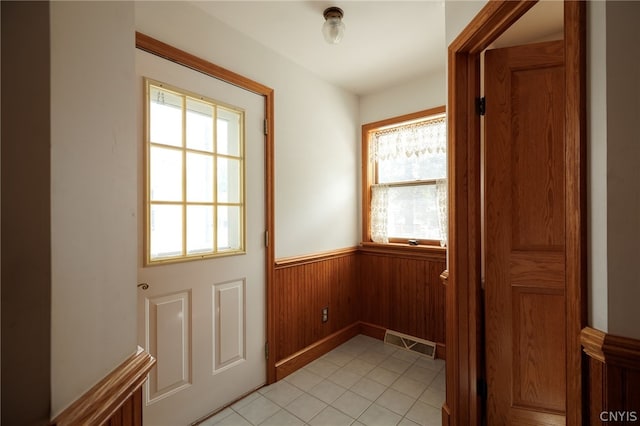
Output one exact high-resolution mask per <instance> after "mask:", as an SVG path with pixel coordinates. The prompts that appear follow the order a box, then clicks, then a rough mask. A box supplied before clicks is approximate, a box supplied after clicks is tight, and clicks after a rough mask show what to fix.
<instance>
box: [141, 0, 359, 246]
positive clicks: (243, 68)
mask: <svg viewBox="0 0 640 426" xmlns="http://www.w3.org/2000/svg"><path fill="white" fill-rule="evenodd" d="M168 23H170V25H169V24H168ZM135 26H136V30H137V31H140V32H142V33H145V34H147V35H149V36H151V37H154V38H157V39H159V40H161V41H163V42H165V43H168V44H171V45H173V46H175V47H178V48H180V49H183V50H186V51H188V52H189V53H192V54H195V55H197V56H199V57H201V58H204V59H206V60H208V61H210V62H213V63H215V64H217V65H220V66H222V67H224V68H227V69H229V70H231V71H234V72H236V73H239V74H242V75H244V76H246V77H248V78H251V79H253V80H255V81H258V82H260V83H262V84H264V85H266V86H269V87H271V88H273V89H274V93H275V175H276V176H275V198H276V199H275V210H276V212H275V226H276V229H275V238H276V248H275V249H276V250H275V251H276V257H289V256H296V255H302V254H309V253H316V252H320V251H326V250H331V249H336V248H343V247H352V246H355V245H357V244H358V242H359V226H358V223H359V214H360V212H359V209H358V205H359V204H358V203H359V193H358V184H357V182H358V174H359V170H360V169H359V159H358V141H359V136H358V133H359V126H358V118H359V115H358V113H359V112H358V111H359V110H358V99H357V97H356V96H355V95H353V94H350V93H348V92H346V91H344V90H342V89H340V88H337V87H335V86H333V85H331V84H329V83H326V82H324V81H322V80H320V79H318V78H317V77H316V76H315V75H313V74H312V73H311V72H309V71H307V70H305V69H303V68H301V67H299V66H298V65H296V64H294V63H293V62H291V61H289V60H288V59H285V58H284V57H282V56H280V55H278V54H276V53H275V52H273V51H271V50H269V49H267V48H265V47H264V46H262V45H261V44H259V43H258V42H256V41H254V40H252V39H250V38H248V37H246V36H244V35H242V34H240V33H239V32H237V31H235V30H234V29H232V28H230V27H229V26H227V25H226V24H225V23H223V22H221V21H219V20H217V19H215V18H212V17H210V16H208V15H205V14H204V13H203V12H202V11H201V10H200V9H197V8H195V7H194V6H192V5H189V4H187V3H182V2H146V1H143V2H136V3H135ZM179 28H188V29H189V30H188V31H182V30H180V31H176V29H179Z"/></svg>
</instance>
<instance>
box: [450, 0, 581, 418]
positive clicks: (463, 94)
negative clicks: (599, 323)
mask: <svg viewBox="0 0 640 426" xmlns="http://www.w3.org/2000/svg"><path fill="white" fill-rule="evenodd" d="M534 4H535V1H521V2H513V1H503V0H499V1H490V2H489V3H487V5H486V6H485V7H484V8H483V9H482V10H481V11H480V12H479V13H478V14H477V15H476V17H475V18H474V19H473V20H472V21H471V22H470V23H469V25H467V27H466V28H465V29H464V30H463V31H462V33H461V34H460V35H459V36H458V37H457V38H456V39H455V40H454V41H453V42H452V43H451V45H450V46H449V49H448V81H449V88H448V104H447V110H448V123H449V124H448V134H449V142H448V150H449V151H448V152H449V160H448V161H449V170H450V174H449V223H450V224H451V226H450V227H449V248H448V250H449V265H448V271H449V280H448V286H447V289H448V291H447V296H446V336H447V339H446V358H447V366H446V374H447V396H446V402H445V404H444V406H443V410H442V412H443V424H445V425H462V424H470V425H471V424H479V423H480V421H481V416H482V414H483V413H482V404H481V400H480V397H479V395H478V391H477V381H478V379H479V378H480V377H481V376H482V368H483V362H484V361H483V358H482V357H483V354H482V352H483V350H482V340H481V339H482V334H481V333H482V332H481V330H482V328H481V327H482V315H483V313H482V303H481V293H480V291H481V290H480V288H481V282H480V281H481V276H480V267H481V264H480V261H481V260H480V255H481V253H480V249H481V245H480V244H481V241H480V239H481V236H480V229H481V228H480V227H481V222H480V213H481V211H480V201H481V194H480V117H479V116H478V115H477V113H476V99H477V98H479V97H480V53H481V52H482V51H483V50H484V49H486V48H487V47H488V46H489V44H490V43H492V42H493V41H495V40H496V39H497V38H498V37H499V36H500V35H501V34H502V33H503V32H504V31H505V30H506V29H507V28H509V27H510V26H511V25H512V24H513V23H514V22H515V21H516V20H518V19H519V18H520V17H521V16H522V15H523V14H524V13H526V11H527V10H529V9H530V8H531V7H533V5H534ZM564 43H565V52H566V53H565V85H566V86H565V87H566V96H567V101H566V106H565V119H566V121H565V123H566V124H565V125H566V130H565V140H566V147H567V149H566V164H567V168H566V172H565V180H566V194H567V195H566V196H567V199H566V211H567V215H566V223H565V225H566V238H567V246H566V263H567V276H566V278H567V297H566V300H567V337H566V339H567V407H566V408H567V424H569V425H578V424H581V423H582V417H583V415H582V411H583V408H584V407H583V406H582V387H583V383H582V374H583V373H582V358H581V350H580V349H581V348H580V331H581V330H582V328H583V327H584V326H585V325H586V311H587V309H586V165H587V163H586V98H585V93H586V84H585V78H586V60H585V58H586V54H585V52H586V50H585V46H586V3H585V2H582V1H565V3H564Z"/></svg>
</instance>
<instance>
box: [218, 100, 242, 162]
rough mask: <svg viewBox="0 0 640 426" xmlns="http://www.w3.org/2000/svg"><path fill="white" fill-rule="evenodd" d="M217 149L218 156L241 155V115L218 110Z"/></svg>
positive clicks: (231, 111)
mask: <svg viewBox="0 0 640 426" xmlns="http://www.w3.org/2000/svg"><path fill="white" fill-rule="evenodd" d="M216 124H217V127H218V128H217V135H216V136H217V148H218V154H224V155H232V156H235V157H239V156H240V155H242V154H241V150H240V147H241V143H240V141H241V129H242V115H241V114H240V113H239V112H237V111H233V110H230V109H226V108H218V120H217V122H216Z"/></svg>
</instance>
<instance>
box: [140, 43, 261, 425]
mask: <svg viewBox="0 0 640 426" xmlns="http://www.w3.org/2000/svg"><path fill="white" fill-rule="evenodd" d="M136 68H137V74H138V79H139V88H140V90H139V93H140V94H141V95H140V97H141V102H140V107H139V120H138V123H139V130H140V131H139V135H140V141H141V142H140V146H141V147H143V146H144V145H145V144H143V143H142V140H143V137H144V136H143V134H144V131H143V126H144V125H145V124H144V123H145V121H144V119H143V118H142V117H143V103H144V101H143V100H142V98H143V95H142V94H143V93H144V87H143V86H144V83H143V78H142V77H147V78H150V79H153V80H156V81H160V82H164V83H167V84H169V85H171V86H174V87H177V88H180V89H183V90H186V91H189V92H191V93H197V94H199V95H202V96H204V97H207V98H210V99H215V100H217V101H219V102H222V103H223V104H225V105H230V106H233V107H236V108H239V109H242V110H243V111H244V116H245V149H244V164H245V167H244V188H245V217H246V228H245V236H246V237H245V238H246V240H245V241H246V243H245V253H243V254H235V255H230V256H225V257H216V258H209V259H200V260H192V261H187V262H179V263H169V264H167V263H165V264H161V265H154V266H146V267H144V266H141V267H140V268H139V272H138V278H139V281H138V282H139V283H147V284H148V288H146V289H145V288H144V287H140V288H139V290H138V336H139V338H138V339H139V344H140V346H142V347H144V348H145V349H146V350H147V351H149V352H150V353H151V354H152V355H153V356H154V357H156V359H157V366H156V367H155V368H154V369H153V371H152V372H151V373H150V377H149V380H148V381H147V384H146V385H145V389H144V401H145V402H144V406H145V408H144V423H145V424H146V425H151V426H163V425H167V426H178V425H185V424H190V423H191V422H193V421H195V420H197V419H199V418H201V417H202V416H205V415H207V414H209V413H211V412H212V411H214V410H216V409H217V408H219V407H222V406H224V405H226V404H228V403H230V402H232V401H234V400H235V399H237V398H238V397H240V396H242V395H244V394H246V393H248V392H250V391H252V390H254V389H256V388H258V387H260V386H261V385H263V384H264V383H265V382H266V360H265V352H264V346H265V341H266V303H265V247H264V241H265V239H264V233H265V169H264V158H265V157H264V156H265V150H264V144H265V136H264V130H263V123H264V110H265V108H264V98H263V97H262V96H260V95H256V94H253V93H251V92H248V91H246V90H244V89H241V88H238V87H236V86H233V85H230V84H227V83H224V82H222V81H219V80H217V79H214V78H212V77H208V76H206V75H204V74H201V73H199V72H196V71H193V70H191V69H188V68H186V67H183V66H180V65H177V64H174V63H172V62H169V61H167V60H164V59H161V58H159V57H157V56H154V55H152V54H149V53H146V52H143V51H140V50H137V51H136ZM143 149H144V150H146V146H144V147H143V148H141V152H140V157H141V158H144V154H143V153H142V150H143ZM141 170H142V172H141V177H140V179H141V181H144V179H143V177H142V174H143V173H144V167H143V165H142V161H141ZM187 173H189V172H188V171H187ZM187 176H188V175H187ZM239 176H242V175H239ZM187 180H188V177H187ZM142 186H143V184H142V183H141V184H140V187H141V188H142ZM140 194H141V195H140V198H141V205H140V212H141V216H144V213H142V212H145V209H144V204H143V203H144V200H143V197H144V191H140ZM241 216H242V215H240V217H241ZM144 226H146V225H145V224H144V222H143V221H142V220H141V221H140V227H141V229H140V231H139V240H140V244H139V245H140V253H141V257H142V251H143V249H142V247H143V245H144V244H143V238H146V237H145V232H144V228H143V227H144ZM141 265H142V262H141Z"/></svg>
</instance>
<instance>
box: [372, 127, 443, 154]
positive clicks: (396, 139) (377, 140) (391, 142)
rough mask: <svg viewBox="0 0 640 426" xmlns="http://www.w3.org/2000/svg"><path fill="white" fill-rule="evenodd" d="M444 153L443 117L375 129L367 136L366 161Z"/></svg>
mask: <svg viewBox="0 0 640 426" xmlns="http://www.w3.org/2000/svg"><path fill="white" fill-rule="evenodd" d="M446 152H447V123H446V118H445V117H444V116H442V117H438V118H436V119H433V120H429V121H423V122H418V123H412V124H407V125H403V126H399V127H393V128H389V129H383V130H378V131H376V132H374V133H373V134H372V135H371V139H370V147H369V155H370V161H372V162H374V163H375V162H376V161H379V160H395V159H398V158H401V157H406V158H409V157H418V158H419V157H422V156H428V155H434V154H440V155H442V154H446Z"/></svg>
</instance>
